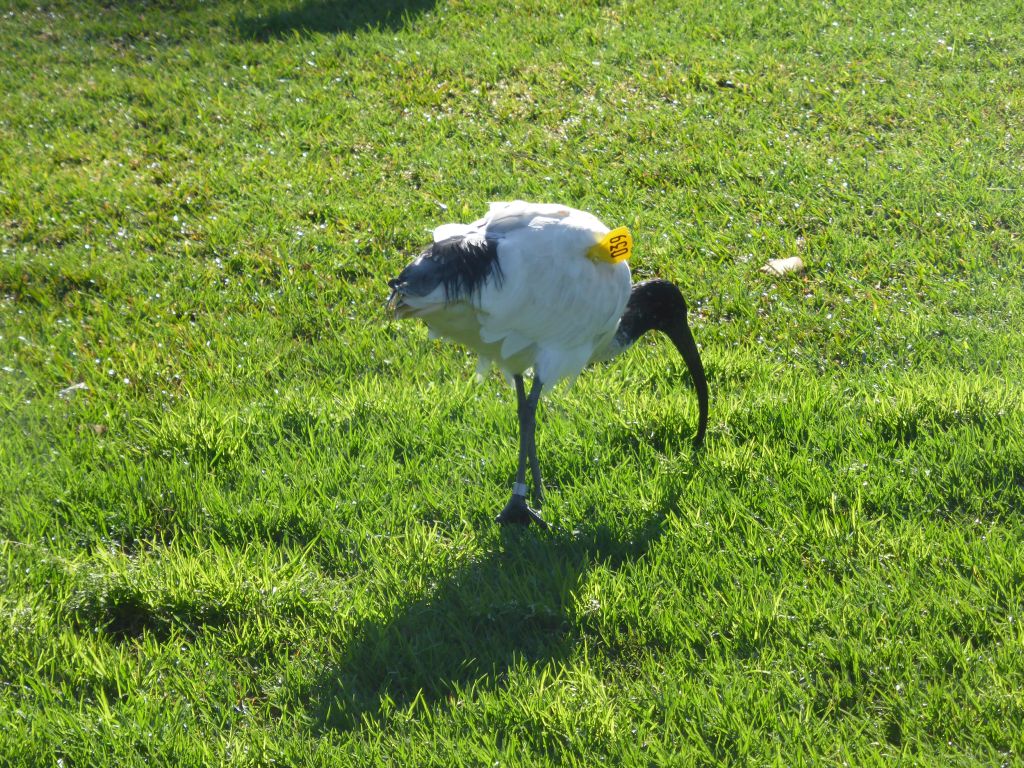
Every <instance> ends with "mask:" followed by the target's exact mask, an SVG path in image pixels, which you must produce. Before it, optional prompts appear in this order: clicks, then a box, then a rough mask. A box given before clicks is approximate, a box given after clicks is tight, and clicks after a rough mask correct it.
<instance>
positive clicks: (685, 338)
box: [665, 313, 708, 448]
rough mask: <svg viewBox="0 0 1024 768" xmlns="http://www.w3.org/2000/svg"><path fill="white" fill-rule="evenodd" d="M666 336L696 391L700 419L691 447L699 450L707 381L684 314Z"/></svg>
mask: <svg viewBox="0 0 1024 768" xmlns="http://www.w3.org/2000/svg"><path fill="white" fill-rule="evenodd" d="M665 335H666V336H668V337H669V338H670V339H671V340H672V343H673V344H674V345H675V348H676V349H677V350H679V354H680V355H682V356H683V360H685V361H686V367H687V369H689V371H690V378H692V379H693V387H694V389H696V390H697V404H698V407H699V408H700V417H699V421H698V423H697V435H696V437H694V438H693V447H694V448H700V446H701V445H702V444H703V443H704V433H705V432H706V431H707V428H708V380H707V378H706V377H705V376H704V364H703V363H702V362H701V359H700V352H698V351H697V342H696V341H694V339H693V333H692V332H691V331H690V326H689V324H688V323H687V322H686V315H685V313H684V314H683V316H682V317H681V318H679V319H678V321H677V322H675V323H673V324H672V325H671V326H669V327H668V328H666V329H665Z"/></svg>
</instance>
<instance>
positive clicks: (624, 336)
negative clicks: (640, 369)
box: [615, 280, 686, 350]
mask: <svg viewBox="0 0 1024 768" xmlns="http://www.w3.org/2000/svg"><path fill="white" fill-rule="evenodd" d="M680 319H682V321H683V323H685V322H686V300H685V299H684V298H683V294H682V293H680V292H679V289H678V288H676V286H675V285H673V284H672V283H670V282H668V281H667V280H647V281H645V282H643V283H637V284H636V285H634V286H633V290H632V292H631V293H630V294H629V302H628V303H627V304H626V311H625V312H623V313H622V318H621V319H620V320H619V327H618V329H617V330H616V331H615V344H616V346H617V347H619V348H620V349H622V350H624V349H628V348H629V347H631V346H632V345H633V342H635V341H636V340H637V339H639V338H640V337H641V336H643V335H644V334H645V333H647V332H648V331H662V332H666V331H668V329H669V328H670V327H673V326H675V325H677V324H678V323H679V321H680Z"/></svg>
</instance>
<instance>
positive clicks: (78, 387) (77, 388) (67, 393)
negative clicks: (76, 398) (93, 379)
mask: <svg viewBox="0 0 1024 768" xmlns="http://www.w3.org/2000/svg"><path fill="white" fill-rule="evenodd" d="M87 389H89V385H88V384H86V383H85V382H84V381H80V382H78V383H77V384H72V385H71V386H70V387H64V389H62V390H61V391H60V392H58V393H57V397H59V398H61V399H62V400H67V399H68V398H69V397H72V396H73V395H75V394H77V393H78V392H81V391H83V390H87Z"/></svg>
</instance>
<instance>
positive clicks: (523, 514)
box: [494, 494, 548, 530]
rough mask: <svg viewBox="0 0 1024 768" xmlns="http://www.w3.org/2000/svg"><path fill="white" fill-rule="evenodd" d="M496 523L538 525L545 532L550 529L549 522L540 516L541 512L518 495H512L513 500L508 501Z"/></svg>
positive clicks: (495, 519)
mask: <svg viewBox="0 0 1024 768" xmlns="http://www.w3.org/2000/svg"><path fill="white" fill-rule="evenodd" d="M494 522H496V523H499V524H500V525H507V524H513V525H529V524H530V523H531V522H532V523H537V525H539V526H540V527H541V528H543V529H544V530H547V529H548V524H547V521H546V520H545V519H544V518H543V517H541V516H540V512H538V511H537V510H535V509H532V508H531V507H530V506H529V505H528V504H527V503H526V497H525V496H520V495H518V494H512V498H511V499H509V500H508V504H506V505H505V508H504V509H503V510H501V512H500V513H499V514H498V516H497V517H496V518H494Z"/></svg>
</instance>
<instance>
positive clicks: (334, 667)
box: [304, 515, 664, 732]
mask: <svg viewBox="0 0 1024 768" xmlns="http://www.w3.org/2000/svg"><path fill="white" fill-rule="evenodd" d="M663 522H664V515H658V516H656V517H654V518H652V519H650V520H648V521H647V522H646V523H644V524H643V525H642V526H639V527H637V528H635V529H632V530H627V531H622V530H621V529H620V530H617V531H612V530H610V529H608V528H607V527H604V526H598V527H595V528H593V529H589V530H584V531H574V532H572V533H569V532H565V531H558V532H553V533H548V534H545V533H541V532H538V531H536V529H534V528H533V527H531V528H529V529H520V528H513V529H512V530H506V529H502V532H501V534H500V537H501V543H500V546H496V547H495V548H494V550H493V551H492V552H490V553H489V554H487V555H484V556H483V557H481V558H479V559H477V560H475V561H473V562H471V563H470V564H468V565H466V566H464V567H462V568H460V569H458V570H456V571H455V572H454V573H453V574H452V575H451V576H450V577H448V578H447V580H445V581H443V582H442V583H439V584H437V585H436V586H435V587H434V588H433V589H432V590H430V592H429V594H427V595H426V596H425V597H423V598H421V599H418V600H416V601H414V602H411V603H410V604H408V605H405V606H404V607H402V608H401V609H400V610H399V611H398V612H397V613H396V614H395V615H393V616H390V617H387V618H382V619H367V620H365V621H363V622H362V623H361V624H360V625H359V626H358V627H357V628H356V630H355V631H354V633H353V634H352V635H351V640H350V642H349V643H348V645H347V647H346V648H345V649H344V650H343V651H342V652H341V653H340V655H339V657H338V658H336V659H334V660H333V661H331V662H329V664H328V667H327V670H326V671H325V672H324V673H323V675H322V676H321V677H320V679H319V680H317V681H314V682H313V683H312V685H311V688H310V689H309V690H307V691H305V692H304V698H305V699H306V701H307V702H308V703H309V706H310V708H311V710H312V711H311V713H310V714H311V715H312V720H313V723H314V727H315V729H316V730H318V731H321V732H323V731H331V730H347V729H351V728H354V727H357V726H358V725H359V724H360V723H361V722H363V721H364V720H367V719H369V720H373V721H381V720H384V719H386V718H387V716H388V712H389V711H391V710H392V709H393V708H399V709H401V708H404V707H406V706H408V705H410V704H412V703H413V702H414V701H416V700H420V701H422V702H423V703H425V704H427V705H429V706H434V705H439V706H444V705H446V703H447V702H449V701H450V700H451V698H452V696H453V695H454V694H455V692H456V690H457V689H459V688H461V687H465V686H467V685H469V684H480V683H482V684H483V685H484V686H486V687H501V686H502V685H503V684H504V682H505V680H506V678H507V676H508V673H509V670H510V669H512V668H513V667H514V666H515V665H517V664H520V663H526V664H545V663H549V662H552V661H558V660H562V659H566V658H568V657H569V655H570V654H571V653H572V651H573V648H574V646H575V644H576V642H577V641H578V639H579V638H578V637H577V636H576V631H575V630H574V621H573V616H572V614H573V611H574V610H575V595H576V592H577V590H578V589H579V587H580V585H581V584H582V583H583V578H582V577H583V575H584V574H585V572H586V571H587V570H588V569H589V568H591V567H593V566H594V565H595V564H600V565H602V566H604V567H610V568H618V567H620V566H622V565H623V564H627V563H630V562H633V561H635V560H636V559H637V558H639V557H641V556H642V555H643V554H644V553H645V552H646V551H647V550H648V549H649V548H650V546H651V544H652V543H653V542H654V541H656V540H657V539H658V538H659V537H660V536H661V533H662V530H663Z"/></svg>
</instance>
